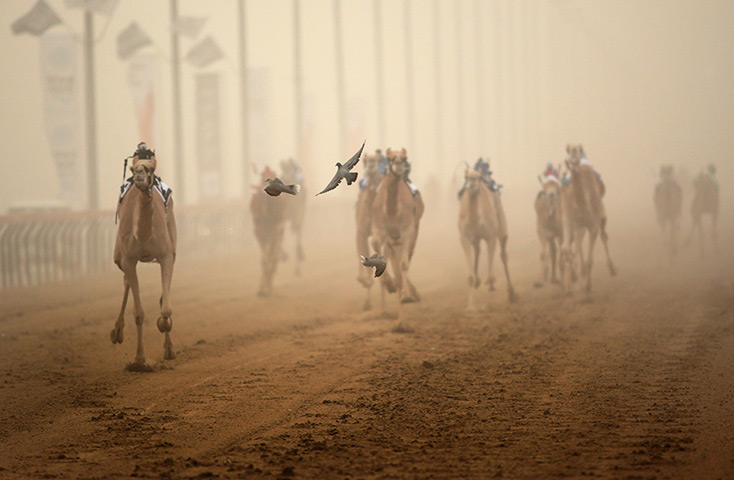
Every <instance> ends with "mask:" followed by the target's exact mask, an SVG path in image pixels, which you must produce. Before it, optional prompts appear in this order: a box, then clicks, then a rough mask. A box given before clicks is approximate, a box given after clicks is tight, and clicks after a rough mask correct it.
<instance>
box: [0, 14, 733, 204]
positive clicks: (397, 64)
mask: <svg viewBox="0 0 734 480" xmlns="http://www.w3.org/2000/svg"><path fill="white" fill-rule="evenodd" d="M34 3H35V0H13V1H5V2H0V13H1V14H2V15H1V16H2V18H4V19H5V22H6V25H5V28H3V29H0V60H1V62H0V71H1V72H2V79H3V82H2V85H0V105H2V107H1V108H2V109H3V112H2V118H1V119H0V122H2V123H0V139H1V140H2V145H3V150H4V155H3V158H2V160H1V161H0V175H2V177H3V178H4V180H5V181H4V182H3V188H2V189H0V212H5V211H6V210H7V208H8V207H9V206H11V205H14V204H15V205H17V204H26V203H29V202H36V201H52V200H54V199H56V198H57V196H58V188H57V180H56V170H55V165H54V163H53V160H52V158H51V155H50V151H49V147H48V142H47V140H46V136H45V131H44V128H43V117H42V112H43V102H42V91H41V82H40V65H39V57H40V55H39V45H40V43H39V39H38V38H36V37H33V36H30V35H27V34H25V35H18V36H14V35H12V33H11V31H10V24H11V23H12V22H13V21H14V20H15V19H16V18H18V17H20V16H21V15H23V14H24V13H26V12H27V11H28V10H30V8H31V7H32V6H33V4H34ZM48 3H49V4H50V5H51V6H52V8H53V9H54V10H55V11H56V12H57V13H58V14H59V16H61V17H62V18H63V19H64V21H65V23H66V25H67V26H68V29H70V30H71V31H73V32H76V33H77V34H80V35H81V33H82V32H83V22H82V13H81V11H80V10H78V9H71V8H67V6H66V4H65V2H62V1H61V0H48ZM377 4H378V5H379V8H380V13H381V15H380V17H381V19H382V27H381V29H380V31H381V35H382V44H383V47H384V51H383V55H382V58H383V62H382V65H383V68H384V78H385V87H386V89H385V105H386V107H385V117H384V121H385V126H386V134H385V138H378V137H379V129H378V120H377V100H376V85H377V82H376V75H375V74H376V70H377V69H376V64H375V59H376V57H375V55H376V53H375V48H374V47H375V24H374V19H375V13H374V5H375V2H374V1H371V0H344V1H342V2H341V9H342V17H341V20H342V31H343V39H344V44H343V51H344V58H345V71H344V81H345V89H346V97H347V104H348V106H347V112H348V113H347V117H348V122H347V123H348V126H349V130H350V132H349V141H348V145H349V148H348V151H346V152H344V151H339V150H340V147H339V140H338V132H339V125H338V121H339V120H338V109H337V103H336V85H337V80H336V78H337V77H336V72H335V62H336V61H335V42H334V40H335V34H334V28H333V27H334V19H333V2H332V1H331V0H308V1H301V24H302V36H303V41H302V44H301V46H300V49H301V52H302V55H303V74H304V97H305V102H306V117H307V118H306V121H307V124H308V125H307V127H308V132H310V133H309V138H308V139H307V145H309V152H310V155H311V156H310V158H308V159H305V161H306V162H307V165H308V166H309V169H308V172H307V173H308V174H309V181H310V183H311V184H312V185H314V187H313V188H316V187H315V185H317V184H321V183H324V184H325V183H326V181H328V178H329V177H330V175H331V173H332V170H333V165H334V163H335V162H336V161H339V160H343V159H344V158H346V157H348V156H349V155H351V154H352V153H353V151H352V150H356V149H357V148H358V146H359V142H360V141H361V140H362V139H364V138H366V139H367V142H368V146H367V148H368V149H369V150H373V149H374V148H379V147H381V148H387V147H389V146H392V147H395V148H400V147H406V148H407V149H408V155H409V157H410V159H411V161H412V162H413V170H414V172H415V173H414V180H415V181H416V182H417V183H419V184H426V183H427V182H428V180H429V178H430V177H431V176H434V177H435V178H436V179H438V180H439V181H442V180H445V181H446V182H448V181H449V180H450V177H451V175H452V173H453V172H454V171H455V170H456V166H457V165H460V164H461V163H462V162H463V161H468V162H473V161H474V160H475V159H476V158H477V157H478V156H480V155H485V156H486V155H489V156H490V157H491V159H492V168H493V170H494V171H495V174H496V176H497V177H498V178H499V180H500V182H501V183H503V184H505V185H506V188H517V189H534V188H535V187H536V185H537V180H536V179H535V176H536V175H537V173H538V172H539V171H540V170H541V169H542V168H543V166H544V164H545V162H546V161H553V162H559V161H561V160H562V159H563V157H564V153H565V152H564V148H565V145H566V143H569V142H581V143H583V144H584V145H585V147H586V150H587V152H588V154H589V157H590V159H591V161H592V163H593V164H594V165H595V166H596V167H597V169H598V170H600V171H601V172H602V174H603V175H604V177H605V179H606V180H607V183H608V185H609V186H608V191H609V192H610V195H611V196H612V199H613V198H614V195H615V193H614V192H617V193H616V195H617V196H618V198H621V197H620V195H627V194H625V193H622V192H630V194H631V195H644V201H645V202H647V203H650V195H651V194H650V193H649V192H651V188H652V187H651V185H652V184H654V182H655V180H656V172H657V170H658V167H659V165H660V163H662V162H669V163H673V164H675V165H687V166H688V168H689V170H690V171H691V173H695V172H696V171H698V170H699V169H700V168H701V167H702V166H703V165H705V164H707V163H709V162H714V163H716V164H717V165H718V167H719V172H720V177H721V183H722V185H723V186H724V187H722V193H723V195H724V198H723V199H722V201H723V202H724V203H725V204H726V202H727V199H728V201H729V202H731V195H729V194H728V193H727V189H726V188H725V186H726V184H727V183H728V185H731V184H732V181H731V180H733V179H734V161H733V160H732V152H733V151H734V55H732V54H731V52H730V50H731V47H732V45H734V28H732V25H734V2H732V1H729V0H704V1H680V0H678V1H675V0H647V1H639V0H617V1H614V0H612V1H592V0H589V1H572V0H567V1H562V0H556V1H540V0H538V1H530V0H525V1H523V0H518V1H503V2H500V1H489V0H484V1H482V0H478V1H475V0H455V1H451V0H441V1H439V2H434V1H428V0H409V1H408V3H407V6H408V11H409V12H410V16H409V23H408V25H409V27H410V30H411V36H410V40H411V43H410V45H411V46H412V66H413V68H412V72H413V75H412V78H413V85H412V86H408V85H407V83H406V79H407V75H406V55H405V53H406V48H405V47H406V39H405V34H404V32H405V30H406V19H405V16H404V15H405V12H406V10H405V2H403V1H400V0H382V1H379V2H377ZM292 6H293V2H291V1H285V0H282V1H281V0H248V1H247V2H246V9H247V43H248V50H247V55H248V64H249V67H250V68H251V69H252V71H254V72H256V73H255V76H256V77H257V78H260V79H265V80H266V82H265V83H264V84H263V92H262V94H263V98H264V101H265V102H266V103H265V107H264V113H265V114H264V115H263V112H262V111H261V112H259V113H258V114H257V115H258V117H257V118H258V120H261V121H262V122H260V123H259V124H258V132H261V133H260V134H259V135H258V136H257V137H256V138H252V139H251V152H253V153H255V152H259V153H258V158H252V159H251V161H253V162H255V163H257V164H258V165H264V164H265V163H270V164H271V165H274V166H275V165H277V162H278V161H279V160H281V159H283V158H285V157H288V156H292V155H294V154H295V148H296V142H295V135H294V129H295V115H294V108H295V101H294V86H293V85H294V83H293V82H294V68H293V58H294V56H293V15H292ZM437 11H438V17H437V20H436V13H437ZM179 13H180V14H181V15H192V16H206V17H207V18H208V20H207V23H206V25H205V27H204V31H203V33H202V37H203V36H205V35H212V36H213V37H214V39H215V40H216V41H217V42H218V43H219V44H220V45H221V47H222V49H223V50H224V51H225V54H226V59H225V60H223V61H220V62H217V63H216V64H214V65H213V66H211V67H208V68H207V69H206V71H214V72H220V73H221V75H222V79H223V82H224V83H223V87H224V88H223V91H222V97H221V99H220V100H221V102H222V114H221V122H222V126H223V131H222V149H223V150H222V151H223V157H224V158H223V161H224V168H225V174H226V176H225V178H226V184H225V194H226V197H228V198H239V197H240V196H241V190H242V182H243V180H242V177H243V173H242V172H243V161H242V158H241V147H240V139H239V137H240V134H239V132H240V123H239V122H240V116H239V113H240V112H239V102H240V99H239V92H238V77H237V75H238V73H237V72H238V68H239V67H238V45H237V38H238V36H237V2H236V1H235V0H218V1H207V2H204V1H199V0H179ZM133 20H134V21H136V22H137V23H138V24H139V25H140V26H141V28H142V29H143V30H144V31H145V32H146V33H147V34H148V35H149V36H151V37H152V38H153V42H154V47H148V48H146V49H144V50H142V51H141V53H146V54H147V53H153V54H156V55H158V56H159V58H160V61H161V65H160V78H159V80H158V85H157V93H158V95H159V96H158V98H157V102H158V103H157V106H158V110H157V121H158V127H159V135H160V138H159V139H158V141H157V145H156V147H157V151H158V157H159V164H160V165H161V166H160V173H161V174H162V175H163V176H164V180H166V181H167V182H168V183H169V184H171V185H172V187H173V188H174V191H175V190H176V185H175V182H174V175H173V171H174V169H175V168H185V172H186V174H185V178H186V190H187V192H188V193H189V196H188V198H187V202H186V203H189V204H192V203H196V201H197V199H198V192H197V183H196V179H195V175H196V173H197V169H196V158H195V155H194V152H195V151H196V148H195V141H194V139H195V134H194V131H195V130H194V128H195V117H194V91H193V86H194V81H193V77H194V75H195V73H196V69H194V68H193V67H192V66H190V65H188V64H187V63H185V62H184V63H183V64H182V68H181V74H182V82H183V92H182V105H183V109H184V115H183V119H182V120H183V129H184V139H185V144H184V145H185V155H184V158H183V163H182V162H181V159H174V158H172V156H173V152H172V148H173V147H172V141H171V140H172V136H173V126H172V121H171V118H172V114H171V111H172V108H171V104H172V94H171V76H170V63H169V56H170V54H169V52H170V41H169V32H170V29H169V2H168V1H163V0H156V1H150V0H122V1H121V2H120V4H119V5H118V7H117V9H116V11H115V12H114V15H113V16H112V17H111V19H110V20H109V23H108V24H107V21H108V19H107V17H104V16H100V15H97V16H95V28H96V32H97V34H98V35H100V34H101V33H102V32H104V36H102V37H101V39H100V40H99V41H98V43H97V45H96V48H95V53H96V62H97V68H96V81H97V86H96V93H97V99H98V103H97V106H96V109H97V110H96V111H97V119H98V158H99V171H98V181H99V190H100V205H101V208H104V209H112V208H114V203H115V196H116V194H117V190H118V186H119V183H120V180H121V177H122V159H123V158H124V157H125V156H127V155H129V154H130V153H131V152H132V151H133V150H134V147H135V145H136V144H137V142H138V141H139V140H141V139H139V138H137V136H138V130H137V126H136V123H135V121H136V120H135V116H134V113H133V104H132V96H131V92H130V88H129V87H128V85H127V62H125V61H122V60H120V59H118V57H117V55H116V37H117V34H118V33H119V32H120V31H121V30H122V29H124V28H125V27H126V26H127V25H128V24H129V23H130V22H131V21H133ZM436 26H438V28H436ZM65 28H66V27H63V26H57V27H54V28H53V29H51V30H49V33H52V32H54V31H58V30H60V31H63V30H64V29H65ZM436 39H438V41H436ZM194 43H195V41H193V40H190V39H186V38H182V39H181V54H182V55H184V54H185V53H187V52H188V50H189V49H190V48H191V46H192V45H193V44H194ZM436 45H439V47H440V48H439V50H438V52H437V51H436V48H435V47H436ZM437 54H438V55H437ZM81 60H82V57H81V52H80V57H79V62H80V65H79V75H80V79H81V75H82V70H81ZM437 62H438V63H437ZM437 67H438V68H439V69H440V75H439V77H438V78H437V77H436V69H437ZM253 78H254V77H253ZM437 80H438V82H437ZM437 85H440V97H439V98H438V99H437V96H436V90H437ZM81 93H82V92H80V94H81ZM408 95H412V97H411V98H412V99H413V105H414V113H413V117H414V118H415V124H414V132H415V139H414V142H413V143H414V144H411V143H410V139H409V138H408V136H409V129H408V125H407V119H408V118H409V113H408V111H407V107H408V105H409V103H408V102H407V99H408ZM437 100H438V103H437ZM80 101H82V102H83V97H82V98H80ZM438 104H440V106H441V110H440V111H437V105H438ZM81 108H82V112H83V103H82V104H81ZM460 116H461V118H460ZM437 125H438V127H440V131H441V132H442V133H441V136H440V140H439V139H437V136H436V132H437V131H438V130H437V128H438V127H437ZM80 142H81V143H80V145H81V146H82V149H81V158H80V162H81V165H82V166H85V165H86V160H85V159H84V148H83V146H84V143H83V138H81V139H80ZM439 148H440V149H441V151H442V153H443V155H442V156H441V158H438V156H437V152H438V149H439ZM260 156H263V157H264V158H259V157H260ZM79 188H80V189H86V180H85V179H84V178H80V179H79ZM729 190H731V188H730V189H729ZM337 195H348V193H344V192H338V193H337ZM640 198H642V197H640ZM625 199H626V200H629V197H628V196H627V197H626V198H625Z"/></svg>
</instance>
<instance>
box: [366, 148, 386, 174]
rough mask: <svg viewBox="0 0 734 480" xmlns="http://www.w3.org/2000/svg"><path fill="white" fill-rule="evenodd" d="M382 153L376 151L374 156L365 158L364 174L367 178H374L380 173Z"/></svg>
mask: <svg viewBox="0 0 734 480" xmlns="http://www.w3.org/2000/svg"><path fill="white" fill-rule="evenodd" d="M381 154H382V152H380V151H379V150H376V151H375V154H374V155H365V156H364V174H365V177H374V176H375V175H377V174H378V173H379V172H380V156H381Z"/></svg>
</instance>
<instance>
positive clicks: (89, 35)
mask: <svg viewBox="0 0 734 480" xmlns="http://www.w3.org/2000/svg"><path fill="white" fill-rule="evenodd" d="M92 15H93V14H92V12H90V11H89V10H85V11H84V77H85V78H84V80H85V82H84V83H85V85H86V88H85V103H86V105H85V106H86V110H87V115H86V117H87V188H88V192H87V205H88V206H89V209H90V210H97V209H98V208H99V199H98V195H97V112H96V98H95V86H94V19H93V17H92Z"/></svg>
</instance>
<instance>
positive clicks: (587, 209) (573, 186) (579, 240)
mask: <svg viewBox="0 0 734 480" xmlns="http://www.w3.org/2000/svg"><path fill="white" fill-rule="evenodd" d="M566 152H567V153H568V154H569V158H568V159H567V160H566V167H567V168H568V170H569V172H570V176H569V178H568V184H565V185H564V186H563V188H562V189H561V205H562V211H561V217H562V219H563V247H562V248H561V273H562V278H563V290H564V292H566V293H569V292H570V282H569V279H571V280H573V279H575V267H574V263H575V260H576V258H578V259H579V261H580V262H581V272H582V274H583V275H584V276H585V277H586V291H587V292H590V291H591V267H592V265H593V264H594V245H595V243H596V237H597V236H601V241H602V244H603V245H604V251H605V252H606V255H607V266H608V267H609V273H610V274H611V275H612V276H614V275H616V269H615V267H614V264H613V263H612V259H611V258H610V256H609V246H608V245H607V240H608V238H609V237H608V235H607V232H606V224H607V214H606V211H605V209H604V204H603V203H602V196H603V195H604V191H603V184H602V183H601V181H600V179H599V178H598V176H597V174H596V172H595V171H594V169H593V168H591V165H590V164H589V163H588V161H586V157H585V156H583V147H581V146H580V145H577V146H572V145H569V146H568V147H566ZM587 232H588V233H589V244H588V245H589V246H588V250H587V254H586V257H584V252H583V240H584V236H585V234H586V233H587ZM574 250H575V252H574Z"/></svg>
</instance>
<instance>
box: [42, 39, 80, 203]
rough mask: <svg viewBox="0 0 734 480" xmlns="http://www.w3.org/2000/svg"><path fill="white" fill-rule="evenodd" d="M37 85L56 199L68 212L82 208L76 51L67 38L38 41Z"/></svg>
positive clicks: (72, 43)
mask: <svg viewBox="0 0 734 480" xmlns="http://www.w3.org/2000/svg"><path fill="white" fill-rule="evenodd" d="M40 51H41V77H42V79H41V84H42V88H43V113H44V126H45V130H46V137H47V139H48V144H49V148H50V150H51V155H52V157H53V159H54V164H55V165H56V173H57V177H58V182H59V199H60V200H61V201H62V202H64V203H66V204H67V205H68V206H70V207H72V208H79V207H81V206H83V205H85V193H86V191H85V189H84V188H83V186H84V185H85V183H84V172H83V170H82V168H81V162H80V158H79V157H80V131H79V130H80V129H79V126H80V113H79V110H80V105H79V79H78V77H77V65H78V60H77V56H78V50H77V44H76V42H75V41H74V38H73V37H72V36H71V34H68V33H54V34H48V35H44V36H42V37H41V49H40Z"/></svg>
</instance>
